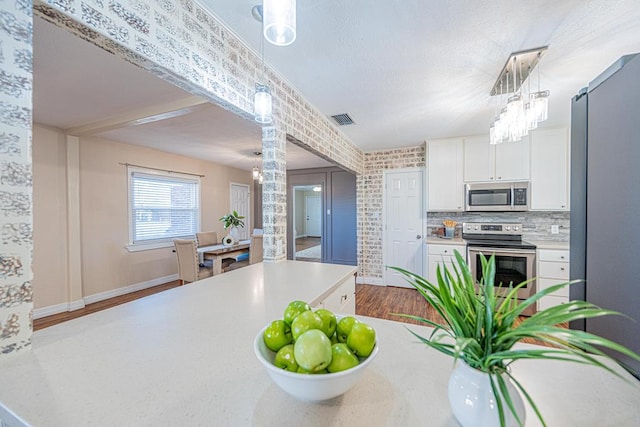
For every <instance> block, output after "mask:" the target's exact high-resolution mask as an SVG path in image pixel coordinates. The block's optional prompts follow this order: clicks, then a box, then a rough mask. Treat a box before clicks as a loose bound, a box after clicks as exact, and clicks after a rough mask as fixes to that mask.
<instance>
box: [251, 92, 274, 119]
mask: <svg viewBox="0 0 640 427" xmlns="http://www.w3.org/2000/svg"><path fill="white" fill-rule="evenodd" d="M271 109H272V107H271V91H270V90H269V86H266V85H261V84H259V83H256V93H255V95H254V96H253V111H254V115H255V119H256V122H258V123H261V124H268V123H271V122H272V121H273V119H272V118H271V113H272V110H271Z"/></svg>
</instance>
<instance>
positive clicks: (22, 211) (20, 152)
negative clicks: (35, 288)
mask: <svg viewBox="0 0 640 427" xmlns="http://www.w3.org/2000/svg"><path fill="white" fill-rule="evenodd" d="M31 28H32V12H31V3H30V2H28V1H20V0H15V1H10V2H3V3H2V8H1V9H0V356H1V355H4V354H8V353H13V352H15V351H17V350H20V349H23V348H27V347H29V345H30V344H31V312H32V309H33V299H32V288H31V277H32V273H31V249H32V239H31V230H32V223H33V221H32V198H31V194H32V193H31V184H32V176H31V93H32V77H31V74H32V72H31V70H32V47H31Z"/></svg>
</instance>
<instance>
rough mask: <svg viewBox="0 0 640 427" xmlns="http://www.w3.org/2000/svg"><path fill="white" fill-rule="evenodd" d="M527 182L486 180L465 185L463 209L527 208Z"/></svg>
mask: <svg viewBox="0 0 640 427" xmlns="http://www.w3.org/2000/svg"><path fill="white" fill-rule="evenodd" d="M529 195H530V193H529V182H528V181H512V182H507V181H505V182H486V183H480V182H479V183H473V184H467V185H466V186H465V195H464V200H465V202H464V203H465V210H466V211H470V212H474V211H475V212H486V211H500V212H518V211H528V210H529Z"/></svg>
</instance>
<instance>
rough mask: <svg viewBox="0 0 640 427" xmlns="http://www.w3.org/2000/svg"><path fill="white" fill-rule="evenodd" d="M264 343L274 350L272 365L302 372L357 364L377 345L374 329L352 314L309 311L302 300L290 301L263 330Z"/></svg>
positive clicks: (343, 369)
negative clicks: (277, 317)
mask: <svg viewBox="0 0 640 427" xmlns="http://www.w3.org/2000/svg"><path fill="white" fill-rule="evenodd" d="M263 339H264V343H265V345H266V346H267V348H269V349H270V350H271V351H273V352H275V353H276V355H275V358H274V361H273V364H274V365H275V366H277V367H279V368H281V369H285V370H287V371H291V372H298V373H304V374H325V373H333V372H340V371H345V370H347V369H351V368H353V367H354V366H357V365H359V364H360V362H361V361H362V360H364V359H366V358H367V357H369V355H370V354H371V352H372V351H373V348H374V347H375V344H376V332H375V330H374V329H373V328H372V327H371V326H370V325H368V324H366V323H364V322H360V321H359V320H358V319H356V318H355V317H352V316H346V317H341V318H340V320H338V319H337V317H336V316H335V314H333V313H332V312H331V311H329V310H326V309H323V308H321V309H318V310H315V311H314V310H312V309H311V307H310V306H309V304H307V303H306V302H304V301H298V300H296V301H291V302H290V303H289V305H287V308H286V309H285V310H284V316H283V319H278V320H274V321H273V322H271V324H270V325H269V326H267V328H266V329H265V330H264V334H263Z"/></svg>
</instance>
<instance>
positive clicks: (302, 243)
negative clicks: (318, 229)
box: [296, 237, 321, 252]
mask: <svg viewBox="0 0 640 427" xmlns="http://www.w3.org/2000/svg"><path fill="white" fill-rule="evenodd" d="M320 243H321V238H320V237H298V238H297V239H296V252H299V251H302V250H305V249H308V248H312V247H314V246H318V245H319V244H320Z"/></svg>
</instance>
